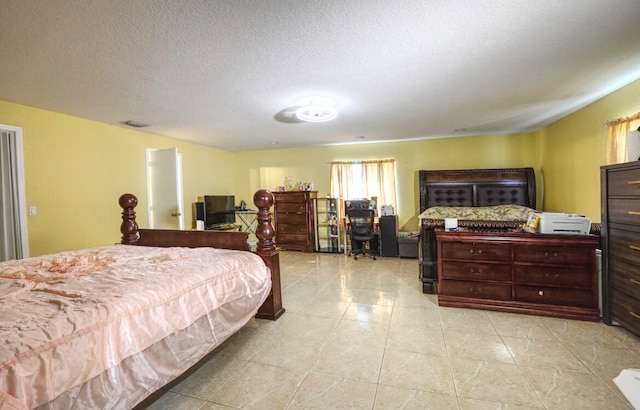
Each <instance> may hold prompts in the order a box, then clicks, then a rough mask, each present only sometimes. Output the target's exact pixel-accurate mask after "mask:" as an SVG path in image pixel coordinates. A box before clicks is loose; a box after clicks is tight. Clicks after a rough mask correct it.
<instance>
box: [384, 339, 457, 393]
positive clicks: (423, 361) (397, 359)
mask: <svg viewBox="0 0 640 410" xmlns="http://www.w3.org/2000/svg"><path fill="white" fill-rule="evenodd" d="M380 383H381V384H385V385H388V386H396V387H404V388H407V389H413V390H422V391H429V392H436V393H443V394H455V392H454V387H453V377H452V374H451V368H450V366H449V361H448V360H447V358H445V357H441V356H435V355H426V354H422V353H416V352H405V351H402V350H395V349H386V350H385V353H384V358H383V361H382V372H381V373H380Z"/></svg>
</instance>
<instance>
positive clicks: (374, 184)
mask: <svg viewBox="0 0 640 410" xmlns="http://www.w3.org/2000/svg"><path fill="white" fill-rule="evenodd" d="M331 196H332V197H334V198H341V199H343V200H347V199H356V198H369V199H371V198H372V197H377V198H378V210H379V208H380V205H393V206H394V209H395V210H396V213H397V203H396V170H395V160H393V159H383V160H372V161H334V162H332V163H331Z"/></svg>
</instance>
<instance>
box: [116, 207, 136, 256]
mask: <svg viewBox="0 0 640 410" xmlns="http://www.w3.org/2000/svg"><path fill="white" fill-rule="evenodd" d="M118 202H119V203H120V207H121V208H122V224H121V225H120V232H122V240H121V243H123V244H125V245H135V244H136V242H138V223H137V222H136V213H135V211H134V209H135V207H136V206H137V205H138V198H136V196H135V195H133V194H122V195H121V196H120V200H119V201H118Z"/></svg>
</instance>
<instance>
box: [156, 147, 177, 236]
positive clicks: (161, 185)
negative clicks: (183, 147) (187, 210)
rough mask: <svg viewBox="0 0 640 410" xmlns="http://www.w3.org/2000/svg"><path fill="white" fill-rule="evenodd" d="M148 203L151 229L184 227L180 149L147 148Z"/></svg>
mask: <svg viewBox="0 0 640 410" xmlns="http://www.w3.org/2000/svg"><path fill="white" fill-rule="evenodd" d="M147 203H148V215H149V228H151V229H184V212H183V209H182V156H181V155H180V153H179V152H178V148H168V149H151V148H147Z"/></svg>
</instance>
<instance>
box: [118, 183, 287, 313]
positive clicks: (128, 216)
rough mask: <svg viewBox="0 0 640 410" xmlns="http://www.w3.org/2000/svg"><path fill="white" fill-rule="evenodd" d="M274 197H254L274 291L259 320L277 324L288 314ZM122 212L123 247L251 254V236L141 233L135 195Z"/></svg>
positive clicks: (123, 199)
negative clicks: (135, 246) (181, 247)
mask: <svg viewBox="0 0 640 410" xmlns="http://www.w3.org/2000/svg"><path fill="white" fill-rule="evenodd" d="M273 202H274V199H273V194H272V193H271V192H270V191H268V190H266V189H262V190H259V191H258V192H256V193H255V195H254V196H253V203H254V204H255V205H256V207H257V208H258V214H257V220H258V225H257V227H256V237H257V238H258V247H257V250H256V253H257V254H258V255H259V256H260V257H261V258H262V260H264V262H265V264H266V265H267V267H269V269H270V270H271V282H272V288H271V292H270V293H269V296H268V297H267V299H266V300H265V302H264V303H263V304H262V306H261V307H260V309H258V313H257V314H256V317H257V318H260V319H269V320H276V319H278V318H279V317H280V316H282V314H283V313H284V312H285V309H284V308H283V307H282V293H281V286H280V251H279V249H278V248H276V245H275V243H274V241H273V238H274V236H275V229H274V228H273V225H272V217H271V212H270V211H269V209H270V208H271V206H272V205H273ZM119 203H120V207H121V208H122V224H121V225H120V232H121V233H122V240H121V243H123V244H125V245H138V246H159V247H171V246H183V247H189V248H198V247H212V248H221V249H237V250H243V251H250V247H249V244H248V242H247V240H248V237H249V234H248V233H247V232H219V231H179V230H168V229H139V228H138V224H137V222H136V213H135V207H136V206H137V205H138V199H137V198H136V196H135V195H133V194H123V195H122V196H120V200H119Z"/></svg>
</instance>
